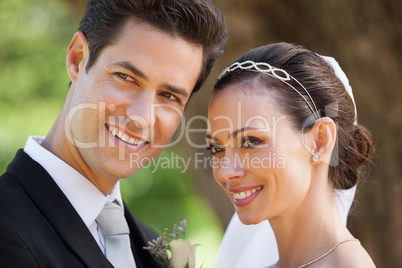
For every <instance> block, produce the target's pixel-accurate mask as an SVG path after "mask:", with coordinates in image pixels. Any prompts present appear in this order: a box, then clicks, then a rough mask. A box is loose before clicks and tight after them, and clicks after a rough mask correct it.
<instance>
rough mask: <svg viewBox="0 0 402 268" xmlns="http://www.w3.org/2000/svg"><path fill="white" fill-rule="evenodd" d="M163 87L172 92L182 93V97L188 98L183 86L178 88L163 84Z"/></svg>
mask: <svg viewBox="0 0 402 268" xmlns="http://www.w3.org/2000/svg"><path fill="white" fill-rule="evenodd" d="M163 87H164V88H166V89H167V90H169V91H172V92H173V93H176V94H179V95H182V96H183V97H184V98H188V95H189V94H188V93H187V90H185V89H183V88H178V87H175V86H172V85H168V84H165V85H163Z"/></svg>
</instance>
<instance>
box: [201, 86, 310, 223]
mask: <svg viewBox="0 0 402 268" xmlns="http://www.w3.org/2000/svg"><path fill="white" fill-rule="evenodd" d="M253 87H256V85H250V84H248V85H245V84H234V85H229V86H228V87H227V88H225V89H224V90H222V91H220V92H219V93H217V94H216V95H215V96H214V97H213V98H212V100H211V103H210V105H209V110H208V119H209V123H210V129H209V130H208V133H207V139H206V140H207V143H208V144H209V145H210V149H211V153H212V155H213V158H214V163H213V173H214V176H215V179H216V181H217V182H218V183H219V184H220V185H221V186H222V188H223V189H224V190H225V191H226V193H227V194H228V196H229V198H230V199H231V200H232V202H233V204H234V206H235V208H236V211H237V213H238V215H239V218H240V220H241V221H242V222H243V223H245V224H256V223H259V222H261V221H263V220H266V219H271V218H273V217H276V216H281V215H291V214H285V213H288V212H290V213H292V212H294V213H298V211H300V205H301V204H302V202H303V200H304V197H305V195H306V193H307V191H308V189H309V185H310V173H311V170H310V163H311V162H310V161H311V154H310V152H309V151H308V150H306V149H305V147H304V146H303V142H302V141H303V135H302V133H301V132H297V131H295V130H294V129H293V128H292V127H291V122H290V121H289V117H288V116H287V115H285V114H283V113H282V112H281V111H280V110H279V109H278V104H277V103H276V101H275V99H274V97H273V94H272V93H269V92H268V90H266V91H265V93H261V90H258V91H257V90H255V89H253ZM243 90H244V91H246V92H248V93H247V94H245V93H244V91H243Z"/></svg>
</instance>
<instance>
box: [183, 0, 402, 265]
mask: <svg viewBox="0 0 402 268" xmlns="http://www.w3.org/2000/svg"><path fill="white" fill-rule="evenodd" d="M216 3H217V5H218V6H219V7H220V8H221V10H222V11H223V13H224V14H225V17H226V20H227V26H228V31H229V40H228V42H227V45H226V50H225V55H224V57H223V59H222V60H221V61H220V62H218V64H217V65H216V66H215V68H214V70H213V71H212V74H211V76H210V78H209V80H208V81H207V83H206V85H205V86H204V89H203V90H204V92H211V89H212V87H213V83H214V82H215V80H216V78H217V76H218V74H219V73H220V71H221V70H222V69H223V68H225V67H226V66H228V65H230V64H231V63H232V62H233V60H235V59H236V58H238V57H239V56H241V55H242V54H243V53H244V52H246V51H248V50H249V49H251V48H254V47H257V46H261V45H265V44H267V43H274V42H280V41H285V42H291V43H298V44H301V45H304V46H305V47H307V48H308V49H310V50H313V51H316V52H318V53H321V54H323V55H330V56H334V57H335V58H336V59H337V60H338V61H339V63H340V65H341V66H342V68H343V69H344V71H345V72H346V74H347V75H348V78H349V80H350V84H351V86H352V88H353V90H354V94H355V98H356V102H357V108H358V119H359V123H360V124H362V125H364V126H366V127H368V129H370V130H371V131H372V133H373V136H374V138H375V143H376V147H377V154H376V158H375V159H374V161H373V165H372V167H371V169H370V170H368V171H367V172H366V174H365V175H366V176H363V178H364V181H363V183H361V184H360V185H359V188H358V194H357V197H356V202H355V205H354V206H355V209H354V210H353V211H352V214H351V216H350V217H349V224H348V226H349V228H350V230H351V231H352V233H353V234H354V235H355V236H356V237H358V238H359V239H360V240H361V241H362V244H363V245H364V247H365V248H366V249H367V250H368V252H369V253H370V254H371V256H372V257H373V259H374V261H375V263H376V264H377V265H378V267H402V255H401V254H400V252H402V231H401V226H402V181H401V179H400V177H401V175H402V165H400V161H401V160H400V159H401V157H402V143H401V142H399V139H400V135H401V133H402V124H401V120H400V118H399V116H400V115H401V114H402V105H401V101H402V91H401V90H400V85H401V82H402V77H401V73H402V70H401V69H402V67H401V65H400V63H401V62H402V50H401V47H402V2H401V1H393V0H386V1H375V0H352V1H338V0H327V1H297V0H289V1H265V0H248V1H240V0H216ZM209 98H210V93H209V94H206V93H202V94H196V95H195V96H194V98H193V99H192V100H191V102H190V104H189V108H188V110H187V111H186V118H192V117H193V116H195V115H203V116H206V111H207V106H208V100H209ZM192 128H204V129H205V128H206V123H205V122H203V121H202V120H197V121H194V123H193V124H192ZM204 135H205V132H204V133H195V132H194V133H192V135H190V138H191V142H193V143H196V144H202V142H203V140H204ZM180 146H181V149H182V150H183V151H185V152H186V153H187V155H188V156H189V157H193V158H194V157H195V153H196V152H199V150H195V149H192V148H190V146H189V143H188V142H186V141H183V142H182V143H181V144H180ZM193 172H194V179H195V180H196V184H197V185H198V187H197V188H198V189H199V191H200V192H201V193H202V195H204V196H207V197H208V200H210V203H211V205H212V206H213V207H214V208H215V210H216V211H217V212H218V215H219V217H220V219H221V221H222V224H223V226H226V224H227V223H228V221H229V219H230V216H231V215H232V213H233V207H232V205H231V203H230V202H228V198H227V197H226V194H224V192H223V191H222V190H220V189H218V190H217V188H219V187H218V186H215V187H214V186H213V185H212V184H213V182H212V181H213V179H212V172H211V171H210V170H205V169H202V168H200V167H198V168H195V170H194V171H193ZM225 198H226V199H225Z"/></svg>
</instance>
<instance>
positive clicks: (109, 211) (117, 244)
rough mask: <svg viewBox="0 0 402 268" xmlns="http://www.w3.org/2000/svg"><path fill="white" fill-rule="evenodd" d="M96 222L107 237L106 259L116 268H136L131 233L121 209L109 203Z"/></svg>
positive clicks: (113, 203)
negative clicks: (131, 245)
mask: <svg viewBox="0 0 402 268" xmlns="http://www.w3.org/2000/svg"><path fill="white" fill-rule="evenodd" d="M96 222H97V223H98V225H99V227H100V228H101V229H102V231H103V234H104V235H105V251H106V258H107V259H108V260H109V262H110V263H111V264H113V266H114V267H116V268H136V265H135V261H134V257H133V253H132V252H131V247H130V237H129V234H130V231H129V229H128V225H127V222H126V219H125V218H124V215H123V211H122V209H121V207H120V206H119V205H118V204H116V203H115V202H111V201H107V202H106V204H105V206H104V208H103V209H102V211H101V212H100V213H99V215H98V217H97V218H96Z"/></svg>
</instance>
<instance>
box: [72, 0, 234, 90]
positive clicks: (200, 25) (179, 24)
mask: <svg viewBox="0 0 402 268" xmlns="http://www.w3.org/2000/svg"><path fill="white" fill-rule="evenodd" d="M130 20H133V21H134V20H137V21H140V22H144V23H147V24H149V25H152V26H154V27H156V28H157V29H160V30H161V31H163V32H165V33H167V34H169V35H171V36H174V37H180V38H183V39H184V40H186V41H187V42H189V43H191V44H194V45H199V46H201V47H202V48H203V62H202V68H201V73H200V76H199V78H198V81H197V83H196V85H195V87H194V89H193V93H194V92H196V91H198V90H199V89H200V87H201V86H202V84H203V83H204V82H205V80H206V78H207V76H208V75H209V73H210V71H211V69H212V66H213V64H214V63H215V61H216V60H217V59H219V58H220V57H221V56H222V55H223V47H224V43H225V41H226V38H227V33H226V28H225V20H224V18H223V15H222V13H221V12H220V11H219V9H218V7H217V6H216V5H215V4H214V3H213V2H212V1H211V0H89V2H88V4H87V7H86V11H85V14H84V17H83V18H82V20H81V23H80V27H79V31H81V32H83V33H84V34H85V36H86V38H87V40H88V46H89V52H90V55H89V60H88V63H87V66H86V71H87V72H88V70H89V69H90V68H91V66H92V65H93V64H94V63H95V61H96V59H97V58H98V56H99V54H100V53H101V52H102V50H103V49H104V48H105V47H106V46H109V45H112V44H113V40H116V38H117V37H118V35H119V34H120V33H121V32H122V30H123V28H124V26H125V25H126V23H127V22H129V21H130ZM161 45H163V44H161Z"/></svg>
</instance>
